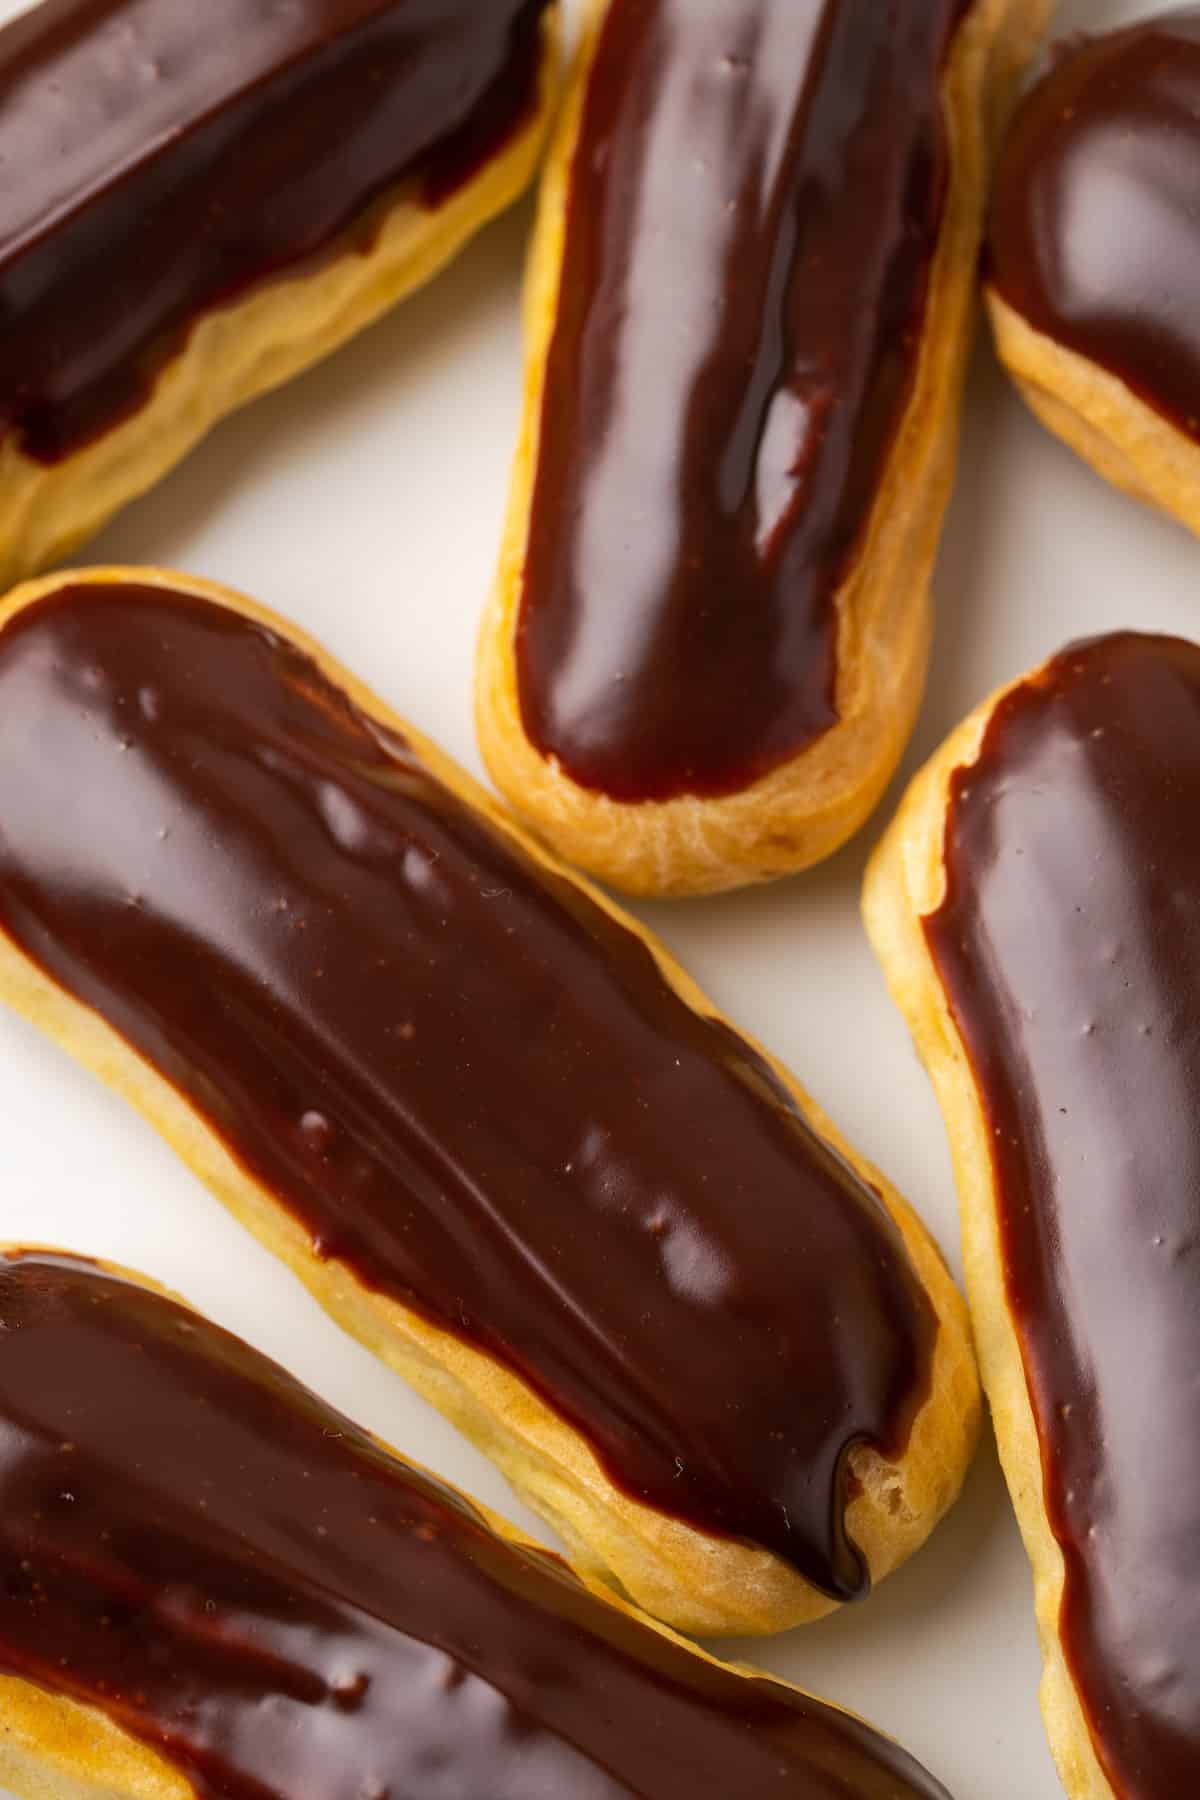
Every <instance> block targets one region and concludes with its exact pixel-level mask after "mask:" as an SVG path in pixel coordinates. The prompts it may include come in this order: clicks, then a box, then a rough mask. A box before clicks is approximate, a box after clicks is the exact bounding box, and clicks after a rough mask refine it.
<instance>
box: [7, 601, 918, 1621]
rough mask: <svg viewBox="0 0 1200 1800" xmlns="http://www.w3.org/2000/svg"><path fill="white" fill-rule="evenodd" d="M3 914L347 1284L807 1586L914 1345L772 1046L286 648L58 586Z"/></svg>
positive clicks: (883, 1269) (854, 1578)
mask: <svg viewBox="0 0 1200 1800" xmlns="http://www.w3.org/2000/svg"><path fill="white" fill-rule="evenodd" d="M0 928H2V929H3V930H4V931H5V932H7V933H8V934H9V935H10V936H11V937H12V938H13V939H14V940H15V941H16V942H17V943H18V944H19V945H20V946H21V947H22V949H23V950H24V951H25V952H26V953H27V954H28V955H29V956H30V957H32V958H33V959H34V960H35V961H36V962H38V963H39V964H41V965H42V966H43V967H44V968H45V969H46V970H47V971H48V972H49V973H50V974H51V975H52V976H53V978H54V980H55V981H57V982H58V983H60V984H61V985H62V986H63V987H65V988H66V989H68V990H69V991H70V992H71V993H73V994H75V995H76V996H77V997H79V998H80V999H81V1000H83V1001H85V1002H86V1003H87V1004H89V1005H91V1006H93V1007H95V1008H96V1010H97V1011H99V1012H100V1013H101V1014H102V1015H103V1016H104V1017H105V1018H106V1019H107V1020H109V1021H110V1023H112V1024H113V1025H114V1026H115V1028H116V1029H117V1030H118V1031H119V1032H120V1033H121V1034H122V1036H123V1037H124V1038H125V1039H127V1041H128V1042H129V1043H130V1044H132V1045H133V1046H134V1047H135V1048H136V1049H137V1050H139V1051H140V1052H141V1053H142V1055H143V1056H144V1057H145V1058H146V1059H147V1060H148V1061H149V1062H150V1063H152V1064H153V1065H154V1067H155V1068H157V1069H158V1070H159V1071H160V1072H161V1073H162V1074H163V1075H165V1077H166V1078H167V1080H168V1081H170V1082H171V1083H172V1084H173V1086H174V1087H175V1088H177V1089H178V1090H179V1091H180V1092H181V1093H182V1094H184V1095H186V1097H187V1098H188V1100H189V1101H190V1102H191V1103H192V1105H193V1106H195V1107H196V1108H198V1109H199V1111H200V1112H201V1113H202V1114H203V1115H204V1116H205V1117H206V1118H207V1119H208V1120H209V1121H210V1123H211V1124H212V1126H213V1127H214V1129H215V1130H216V1131H217V1132H218V1133H219V1134H220V1136H221V1137H222V1138H223V1139H224V1141H225V1142H226V1143H227V1144H228V1145H229V1146H230V1147H231V1149H232V1150H233V1151H234V1153H235V1155H236V1156H237V1157H238V1158H239V1160H240V1161H241V1162H242V1164H243V1165H244V1166H245V1167H246V1168H247V1169H249V1170H250V1171H251V1172H252V1173H253V1174H254V1176H255V1177H256V1178H257V1179H258V1180H259V1181H260V1182H261V1183H263V1184H264V1185H265V1186H266V1187H267V1188H268V1189H269V1190H270V1191H271V1192H272V1193H273V1194H275V1195H276V1196H277V1197H278V1199H279V1200H280V1202H281V1204H282V1205H284V1206H285V1207H286V1208H287V1209H288V1210H289V1211H290V1212H291V1213H292V1214H293V1215H294V1216H295V1217H296V1218H297V1219H298V1220H300V1221H301V1223H302V1224H303V1226H304V1228H305V1230H306V1231H307V1232H309V1233H310V1234H311V1238H312V1242H313V1246H314V1249H315V1251H316V1252H317V1254H318V1255H320V1256H322V1257H331V1258H332V1257H336V1258H339V1259H341V1260H343V1261H344V1262H345V1263H347V1264H348V1265H349V1266H350V1267H351V1268H352V1269H353V1270H354V1271H355V1273H356V1274H357V1275H358V1277H359V1278H360V1279H361V1280H362V1281H363V1282H364V1283H365V1284H366V1285H367V1286H368V1287H370V1288H372V1289H374V1290H376V1291H378V1292H380V1293H384V1294H387V1295H390V1296H393V1297H395V1298H397V1299H399V1300H400V1301H401V1302H402V1303H403V1304H404V1305H407V1306H412V1307H414V1308H416V1309H417V1310H418V1311H419V1312H421V1313H422V1314H424V1315H425V1316H426V1317H427V1318H429V1319H431V1320H433V1321H434V1322H435V1323H437V1324H439V1325H441V1326H443V1327H445V1328H446V1329H448V1330H451V1331H454V1332H456V1333H458V1334H459V1335H461V1336H463V1337H465V1338H467V1339H468V1340H469V1341H470V1342H472V1343H474V1344H477V1345H478V1346H480V1347H481V1348H483V1349H484V1350H485V1351H486V1352H487V1353H488V1354H489V1355H491V1356H493V1357H495V1358H497V1359H498V1360H499V1361H500V1362H502V1363H504V1364H506V1365H508V1366H509V1367H511V1368H513V1369H514V1370H516V1371H517V1372H518V1373H520V1374H521V1375H522V1376H523V1377H524V1378H525V1379H526V1380H527V1381H529V1382H530V1383H531V1384H532V1385H533V1386H534V1387H535V1388H536V1389H537V1390H538V1391H539V1392H540V1393H542V1394H543V1395H544V1396H546V1398H547V1399H548V1400H549V1401H550V1403H551V1404H552V1405H553V1406H554V1407H555V1408H556V1409H558V1410H559V1411H560V1412H561V1413H562V1414H563V1415H565V1416H566V1417H567V1418H568V1419H569V1420H571V1421H572V1423H573V1424H574V1425H575V1426H576V1427H577V1428H578V1429H579V1430H580V1431H581V1432H582V1433H583V1435H584V1436H585V1437H586V1438H587V1439H588V1440H589V1442H590V1443H591V1444H592V1445H593V1446H594V1448H595V1449H596V1451H597V1453H598V1455H599V1456H600V1457H601V1459H602V1460H603V1462H604V1464H605V1466H606V1467H607V1468H608V1470H609V1472H610V1474H611V1475H612V1476H613V1478H614V1479H615V1480H616V1481H617V1482H618V1483H620V1484H621V1485H622V1486H623V1487H624V1488H625V1489H627V1490H628V1491H629V1492H630V1493H631V1494H633V1495H635V1496H637V1497H639V1498H642V1499H645V1500H646V1501H648V1502H649V1503H651V1504H652V1505H655V1506H658V1507H660V1508H662V1509H663V1510H665V1511H666V1512H668V1513H670V1514H672V1515H674V1516H676V1517H681V1518H684V1519H687V1520H689V1521H690V1522H692V1523H694V1524H696V1525H698V1526H700V1527H701V1528H702V1529H705V1530H710V1531H715V1532H718V1533H725V1534H728V1535H730V1536H735V1537H740V1538H745V1539H749V1540H751V1541H753V1542H754V1543H756V1544H760V1545H763V1546H765V1547H767V1548H769V1549H771V1550H774V1551H775V1552H777V1553H778V1554H779V1555H780V1556H783V1557H786V1558H788V1559H789V1560H790V1561H791V1562H793V1563H794V1564H795V1566H796V1567H797V1568H799V1569H800V1570H802V1572H803V1573H804V1574H805V1575H807V1576H808V1577H809V1579H810V1580H811V1581H813V1582H814V1583H816V1585H818V1586H819V1587H821V1588H823V1589H825V1590H826V1591H828V1592H829V1593H831V1594H835V1595H837V1596H839V1597H844V1598H850V1597H853V1596H855V1595H858V1594H860V1593H861V1592H862V1591H863V1589H864V1587H865V1583H866V1573H865V1571H864V1569H863V1568H862V1566H861V1561H860V1558H859V1556H858V1554H857V1552H856V1551H855V1549H854V1547H853V1546H852V1545H851V1544H849V1543H848V1542H847V1541H846V1535H845V1530H844V1519H843V1513H844V1506H845V1501H846V1490H847V1483H848V1479H849V1471H848V1467H847V1453H848V1450H849V1448H850V1447H851V1446H852V1445H853V1444H855V1443H858V1442H862V1441H869V1442H872V1443H875V1444H877V1445H879V1446H880V1448H881V1449H883V1450H884V1451H885V1452H886V1453H892V1454H899V1453H900V1452H901V1451H902V1449H903V1447H904V1445H905V1443H906V1441H907V1436H908V1432H909V1428H910V1424H911V1420H912V1417H913V1414H914V1410H915V1408H916V1406H917V1405H918V1404H919V1403H920V1401H921V1400H922V1399H923V1398H924V1397H925V1395H926V1393H927V1391H928V1381H929V1365H930V1355H931V1347H932V1339H933V1334H934V1331H935V1329H936V1326H935V1321H934V1318H933V1315H932V1309H931V1307H930V1305H929V1302H928V1300H927V1299H926V1296H925V1295H924V1292H923V1291H922V1289H921V1288H920V1287H919V1285H918V1283H917V1281H916V1278H915V1276H914V1274H913V1272H912V1269H911V1267H910V1265H909V1263H908V1261H907V1259H906V1256H905V1253H904V1250H903V1246H902V1242H901V1239H900V1236H899V1233H898V1232H897V1231H896V1229H895V1227H894V1226H893V1225H892V1223H891V1220H890V1218H889V1217H888V1215H887V1214H886V1213H885V1211H884V1208H883V1206H882V1205H881V1203H880V1202H879V1200H878V1198H877V1196H876V1195H875V1194H874V1193H873V1192H872V1191H871V1190H870V1189H868V1188H867V1187H866V1186H865V1185H864V1184H863V1182H862V1181H860V1180H859V1178H858V1177H857V1176H856V1175H855V1174H854V1173H853V1171H852V1170H850V1169H849V1168H848V1167H847V1166H846V1165H845V1164H844V1163H843V1162H842V1161H841V1159H840V1158H839V1157H838V1156H837V1155H836V1154H835V1153H834V1152H833V1151H831V1150H830V1148H829V1147H828V1146H827V1145H826V1144H825V1143H824V1142H823V1141H822V1140H821V1139H819V1138H817V1137H816V1136H815V1135H814V1133H813V1132H812V1130H811V1129H810V1128H809V1127H808V1126H807V1125H806V1124H805V1122H804V1121H803V1119H802V1118H801V1117H800V1115H799V1113H798V1112H797V1110H796V1108H795V1106H794V1104H793V1103H792V1101H791V1099H790V1098H789V1096H788V1095H787V1093H786V1092H784V1091H783V1090H782V1089H781V1087H780V1086H779V1084H778V1082H777V1080H776V1078H775V1077H774V1075H773V1074H772V1072H771V1070H770V1069H769V1068H768V1067H767V1065H766V1064H765V1063H764V1062H763V1061H762V1060H761V1058H760V1057H759V1056H758V1055H757V1054H756V1053H755V1052H754V1051H753V1050H752V1049H751V1048H750V1047H749V1046H748V1045H747V1044H746V1043H745V1042H744V1041H743V1040H742V1039H741V1038H739V1037H737V1036H736V1035H735V1034H734V1033H733V1032H732V1031H731V1030H730V1029H729V1028H727V1027H726V1026H724V1025H722V1024H719V1023H716V1022H714V1021H713V1020H711V1019H708V1018H705V1017H702V1016H700V1015H699V1014H697V1013H695V1012H694V1011H693V1010H692V1009H691V1008H690V1007H688V1006H687V1005H685V1004H684V1003H683V1001H681V1000H680V999H679V997H678V996H677V995H676V993H675V991H674V990H673V989H672V988H671V987H670V986H669V985H668V984H667V982H666V981H665V979H664V978H663V976H662V974H661V972H660V971H659V968H658V965H657V963H656V962H655V960H654V958H653V956H652V955H651V953H650V951H649V950H648V949H647V948H646V946H645V945H644V944H643V942H642V941H641V940H640V939H639V938H637V937H636V936H634V935H633V933H632V932H631V931H630V930H629V929H628V928H627V927H626V926H624V925H622V924H619V923H618V922H616V921H615V920H613V919H612V918H611V917H610V916H609V915H608V914H607V913H606V912H602V911H601V910H600V909H599V907H597V906H596V905H595V903H594V902H592V901H591V900H590V899H588V898H587V896H586V895H585V894H583V893H582V892H581V891H580V889H579V888H578V887H577V886H576V885H575V884H574V883H573V882H569V881H567V880H566V879H564V878H559V877H556V876H553V875H550V874H547V873H543V872H542V871H541V870H540V869H539V868H538V867H537V866H536V865H534V864H533V863H532V862H531V861H530V860H529V859H527V858H526V856H525V855H524V854H523V853H521V852H520V851H519V850H518V849H517V848H516V847H515V846H514V845H513V844H512V843H511V842H510V841H509V840H508V839H507V838H506V837H505V836H503V835H502V834H501V833H500V832H499V831H498V830H497V829H496V828H494V827H493V826H491V825H489V824H488V823H487V822H486V821H485V820H484V819H483V818H482V817H481V816H480V815H478V814H476V813H475V812H473V811H472V810H471V809H470V808H468V807H467V806H466V805H464V803H463V802H462V801H461V800H459V799H457V798H456V797H455V796H454V795H453V794H452V793H451V792H450V791H449V790H448V789H447V788H445V787H444V786H443V785H442V784H441V783H440V782H439V781H437V780H436V779H435V778H434V777H433V775H431V774H430V772H429V771H428V770H427V769H426V767H425V766H424V765H423V764H422V763H421V761H420V760H419V758H418V757H417V756H416V755H415V754H413V753H412V752H411V751H410V750H409V749H408V748H407V747H406V746H405V745H404V744H403V743H401V742H400V741H399V740H398V739H397V738H395V736H393V735H390V734H388V733H386V732H384V731H383V730H382V729H381V728H379V727H378V726H377V725H376V724H374V723H373V722H372V721H371V720H370V719H368V718H367V717H366V716H365V715H363V714H362V713H361V712H359V711H358V710H356V708H355V707H354V706H353V705H352V704H351V703H350V702H349V701H348V700H347V698H346V696H345V694H344V693H343V692H342V691H341V690H339V689H336V688H333V687H331V686H330V685H329V683H328V682H327V681H326V680H325V679H324V678H323V677H322V675H321V674H320V672H319V671H318V669H317V668H316V667H315V665H314V664H313V663H312V662H310V661H309V660H308V659H307V658H306V657H305V656H303V655H301V654H300V653H299V652H298V651H296V650H295V649H294V648H293V647H291V646H289V645H288V644H287V643H285V642H284V641H282V640H281V639H279V638H278V637H276V636H274V635H272V634H271V633H270V632H268V631H266V630H264V629H263V628H262V627H261V626H258V625H256V624H252V623H249V622H248V621H247V620H245V619H244V618H243V617H242V616H241V615H239V614H236V613H233V612H230V611H228V610H227V609H225V608H222V607H218V606H215V605H213V604H211V603H209V602H205V601H200V600H196V599H189V598H186V597H183V596H178V595H173V594H164V593H163V592H162V591H161V590H153V589H143V590H139V589H132V590H130V589H122V588H113V587H108V588H104V589H95V588H93V589H90V590H88V589H83V590H76V591H72V590H71V589H70V588H69V587H68V588H67V589H66V590H65V591H64V592H62V593H61V595H57V596H54V597H52V598H51V599H49V600H48V601H43V602H41V603H39V604H38V605H37V606H35V607H33V608H30V609H28V610H27V611H25V612H24V613H22V614H21V615H19V616H18V617H17V618H16V619H15V620H14V621H13V622H12V623H10V624H9V625H8V626H7V627H6V628H5V629H4V631H3V633H2V634H0Z"/></svg>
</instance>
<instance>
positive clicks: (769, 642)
mask: <svg viewBox="0 0 1200 1800" xmlns="http://www.w3.org/2000/svg"><path fill="white" fill-rule="evenodd" d="M1045 11H1046V5H1045V3H1044V0H921V3H920V4H919V5H915V6H892V5H880V4H879V0H795V3H794V4H791V5H787V6H780V5H776V4H774V0H719V3H714V0H596V3H594V4H593V5H592V7H591V15H590V29H589V32H588V36H587V40H586V44H585V48H584V51H583V54H582V56H581V58H580V61H579V65H578V68H577V71H576V73H575V75H574V78H573V83H572V86H571V89H570V93H569V97H568V101H567V105H566V108H565V111H564V117H563V121H562V124H561V127H560V130H559V133H558V136H557V139H556V142H555V145H554V147H553V149H552V152H551V155H550V158H549V161H548V164H547V168H546V172H545V176H544V179H543V187H542V198H541V206H540V214H539V222H538V227H537V232H536V237H535V242H534V247H533V251H532V260H531V265H530V271H529V278H528V290H527V302H526V306H527V340H528V367H527V377H526V410H525V417H524V425H523V430H522V434H521V441H520V445H519V448H518V451H517V457H516V464H515V469H514V475H513V484H512V493H511V500H510V509H509V517H508V525H507V531H506V536H505V542H504V548H503V552H502V558H501V566H500V570H499V574H498V578H497V583H496V587H495V590H494V594H493V598H492V602H491V605H490V608H489V610H488V613H487V616H486V618H485V621H484V625H483V631H482V637H481V644H480V659H479V671H478V694H477V711H478V721H479V731H480V739H481V744H482V748H483V753H484V756H485V758H486V760H487V763H488V766H489V768H490V770H491V772H492V774H493V776H494V777H495V779H496V781H497V783H498V784H499V786H500V787H501V789H502V790H503V792H504V793H505V795H506V796H507V797H508V798H509V800H510V801H511V802H512V804H513V806H514V807H515V808H516V809H517V810H518V812H520V813H521V814H522V815H523V816H524V817H525V818H526V819H527V820H528V821H529V822H530V823H531V824H532V825H533V826H534V827H535V828H536V829H537V830H538V831H539V832H540V833H541V834H542V835H543V836H544V837H545V838H547V839H548V840H549V841H550V842H551V843H552V844H553V845H554V847H555V848H556V849H558V850H559V851H561V852H562V853H563V854H565V855H566V856H567V857H569V858H570V859H571V860H572V861H573V862H576V863H578V864H580V865H581V866H582V867H584V868H586V869H589V870H590V871H592V872H593V873H595V874H598V875H601V876H602V877H604V879H606V880H609V881H612V882H613V883H615V884H616V885H617V886H619V887H621V888H624V889H626V890H628V891H631V892H635V893H646V894H664V893H700V892H708V891H713V890H716V889H720V888H727V887H732V886H736V885H738V884H739V883H742V882H748V881H754V880H760V879H765V878H767V877H770V876H773V875H779V874H782V873H785V872H787V871H789V870H794V869H799V868H803V867H805V866H807V865H808V864H810V863H813V862H816V861H818V860H819V859H820V858H821V857H823V856H827V855H828V854H829V853H830V852H831V851H833V850H834V849H836V848H837V846H838V845H839V844H840V843H842V842H843V841H844V840H845V839H846V838H847V837H848V836H849V835H850V834H851V832H853V831H854V830H856V829H857V827H858V826H859V825H860V824H861V823H862V822H863V820H864V819H865V818H866V816H867V814H868V813H869V812H870V811H871V809H872V807H873V806H874V805H875V803H876V801H877V800H878V799H879V796H880V795H881V794H882V792H883V789H884V787H885V785H886V783H887V781H888V779H889V777H890V775H891V773H892V770H893V769H894V767H895V765H896V762H897V759H898V757H899V755H900V751H901V748H902V747H903V745H904V742H905V740H906V739H907V736H908V733H909V730H910V728H911V725H912V721H913V717H914V714H915V711H916V708H917V705H918V702H919V698H920V692H921V686H922V682H923V680H924V671H925V661H926V649H927V640H928V634H929V609H928V586H929V577H930V570H931V567H932V563H933V559H934V554H935V550H936V546H937V539H938V534H939V529H940V524H941V517H942V513H943V510H944V507H945V502H946V499H947V495H948V493H949V488H950V482H951V477H952V471H953V464H954V455H955V444H956V439H957V421H958V411H959V396H960V392H961V386H962V374H963V365H964V360H965V356H966V351H967V346H968V341H969V336H970V326H971V322H972V315H973V306H974V287H975V267H976V257H977V250H978V243H979V237H980V231H981V225H982V212H983V204H984V189H985V184H986V178H987V168H988V138H989V130H988V127H989V124H990V120H991V116H992V113H993V109H994V107H995V106H996V104H997V102H998V101H999V99H1000V98H1001V97H1002V96H1004V95H1006V94H1007V93H1008V91H1009V90H1010V88H1011V85H1012V82H1013V78H1014V75H1015V72H1016V70H1017V68H1018V67H1019V66H1020V65H1021V64H1022V62H1023V60H1024V58H1025V56H1026V54H1027V53H1028V51H1029V50H1030V48H1031V47H1032V44H1033V42H1034V40H1035V36H1036V31H1037V27H1038V26H1039V24H1040V22H1041V20H1042V17H1043V15H1044V13H1045Z"/></svg>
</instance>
